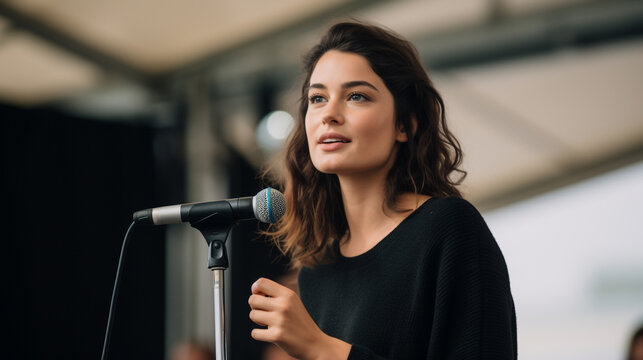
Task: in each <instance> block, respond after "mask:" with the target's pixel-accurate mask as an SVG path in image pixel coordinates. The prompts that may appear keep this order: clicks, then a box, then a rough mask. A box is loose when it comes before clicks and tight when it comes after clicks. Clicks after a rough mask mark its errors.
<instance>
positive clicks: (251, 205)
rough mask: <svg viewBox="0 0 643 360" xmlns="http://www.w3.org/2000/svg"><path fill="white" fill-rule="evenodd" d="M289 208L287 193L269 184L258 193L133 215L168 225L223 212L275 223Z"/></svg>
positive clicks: (156, 209)
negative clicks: (287, 207)
mask: <svg viewBox="0 0 643 360" xmlns="http://www.w3.org/2000/svg"><path fill="white" fill-rule="evenodd" d="M285 212H286V199H285V198H284V194H282V193H281V192H279V191H277V190H275V189H272V188H265V189H263V190H261V191H259V192H258V193H257V195H255V196H248V197H241V198H236V199H228V200H218V201H208V202H200V203H190V204H180V205H170V206H162V207H156V208H151V209H145V210H139V211H137V212H135V213H134V216H133V218H134V221H135V222H137V223H142V224H153V225H166V224H180V223H183V222H189V223H196V222H199V221H201V220H203V219H205V218H207V217H210V216H212V215H214V214H223V215H226V216H229V217H232V218H233V219H234V220H247V219H257V220H259V221H261V222H265V223H274V222H277V221H279V219H281V217H282V216H283V215H284V213H285Z"/></svg>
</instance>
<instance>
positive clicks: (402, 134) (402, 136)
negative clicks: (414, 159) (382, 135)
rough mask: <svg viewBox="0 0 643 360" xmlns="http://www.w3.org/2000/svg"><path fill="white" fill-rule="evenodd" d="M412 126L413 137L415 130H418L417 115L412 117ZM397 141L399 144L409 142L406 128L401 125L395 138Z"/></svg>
mask: <svg viewBox="0 0 643 360" xmlns="http://www.w3.org/2000/svg"><path fill="white" fill-rule="evenodd" d="M411 126H413V129H411V135H413V134H415V130H416V129H417V120H416V119H415V115H412V116H411ZM395 140H396V141H398V142H407V141H409V135H408V132H407V131H406V129H405V128H404V125H402V124H400V126H399V127H398V129H397V136H396V137H395Z"/></svg>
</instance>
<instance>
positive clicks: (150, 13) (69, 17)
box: [0, 0, 643, 206]
mask: <svg viewBox="0 0 643 360" xmlns="http://www.w3.org/2000/svg"><path fill="white" fill-rule="evenodd" d="M267 4H269V5H267ZM464 4H465V2H460V1H453V0H432V1H423V0H404V1H394V2H390V1H366V0H331V1H326V2H309V1H297V0H281V1H272V2H265V1H256V0H243V1H241V0H238V1H215V0H207V1H206V0H190V1H187V2H186V1H152V0H140V1H124V0H114V1H98V0H95V1H90V0H0V101H3V102H9V103H15V104H22V105H38V104H43V103H48V102H52V101H59V100H61V99H65V101H66V102H67V103H68V104H75V106H76V108H85V110H87V111H88V112H91V111H90V110H91V108H94V109H99V111H104V110H105V109H114V111H115V112H114V114H115V115H119V114H122V112H125V113H127V111H130V109H131V111H133V112H135V111H136V109H137V108H138V107H141V106H149V102H150V101H152V99H153V96H151V95H150V94H152V93H151V92H150V91H149V85H148V83H147V80H149V79H150V78H159V77H163V76H165V77H166V78H167V77H168V76H176V74H179V75H180V74H182V73H185V69H197V74H201V75H204V76H210V77H218V78H224V77H225V76H228V77H230V78H231V79H232V78H235V76H237V77H238V76H241V75H243V74H244V72H245V73H247V74H253V71H254V73H260V71H272V70H271V69H273V68H275V67H276V68H279V67H281V68H287V69H292V72H296V65H297V64H298V63H297V62H298V60H299V54H301V52H302V51H303V50H304V49H306V48H308V47H309V46H310V44H311V42H312V41H314V39H316V38H317V36H318V34H319V31H320V30H319V29H321V28H323V27H325V25H326V24H327V23H328V21H330V20H332V19H333V18H336V16H337V15H348V14H350V15H355V16H358V17H360V18H363V19H366V20H370V21H375V22H378V23H382V24H385V25H387V26H389V27H391V28H393V29H395V30H396V31H398V32H400V33H401V34H403V35H405V36H407V37H410V38H411V39H413V40H414V42H416V43H417V44H419V47H420V52H421V53H422V54H423V55H424V54H428V55H440V54H442V53H446V54H448V55H449V56H452V57H451V58H453V56H456V58H457V57H458V56H460V57H462V56H461V54H460V53H462V51H465V52H466V51H469V52H470V53H474V52H475V51H478V53H479V54H486V55H488V53H489V51H491V50H493V49H494V48H495V47H496V45H502V43H503V42H505V41H507V42H511V41H513V42H514V43H516V44H514V45H512V46H514V48H518V49H520V46H522V47H525V44H523V43H522V42H523V41H522V38H521V37H520V36H523V37H524V36H527V37H528V36H532V35H533V34H538V33H539V32H540V33H541V34H540V35H537V36H540V37H541V38H542V37H544V38H547V37H548V36H551V37H552V40H550V41H551V42H556V41H562V42H565V41H567V40H568V38H569V37H570V36H571V37H573V35H574V34H573V33H570V29H569V28H568V27H567V26H568V25H570V24H572V25H573V24H577V25H578V24H581V25H578V26H580V27H583V26H585V25H582V24H584V23H585V22H591V23H592V24H594V25H598V26H602V25H601V24H603V22H605V19H607V20H609V22H610V23H611V24H612V26H613V27H614V26H616V27H618V25H619V20H618V19H620V18H623V19H624V16H625V15H624V14H628V13H629V14H630V17H631V16H634V17H636V16H638V19H639V20H640V18H641V16H640V14H641V13H643V12H642V6H641V3H640V2H636V1H620V0H612V1H610V0H602V1H599V0H495V1H493V0H468V1H466V5H464ZM560 9H571V11H567V12H566V14H565V17H566V18H567V19H566V21H567V22H566V23H565V26H562V27H561V26H560V23H556V22H555V21H556V20H557V19H558V20H560V18H561V15H560V13H557V12H556V11H558V10H560ZM533 14H553V16H550V17H543V18H539V19H536V20H537V21H532V22H527V21H522V20H521V19H523V18H525V19H526V18H527V17H529V16H531V15H533ZM610 14H612V15H610ZM632 14H633V15H632ZM637 14H638V15H637ZM609 16H612V18H611V20H610V17H609ZM532 17H533V16H532ZM614 19H617V20H616V21H615V20H614ZM521 22H522V24H523V25H520V24H521ZM635 22H636V21H633V20H632V19H631V18H630V19H628V20H627V21H621V23H623V24H624V25H623V26H624V27H625V30H627V26H630V25H628V24H631V23H635ZM502 23H515V24H518V26H517V27H514V28H507V29H504V30H503V29H502V28H501V24H502ZM639 23H640V22H639ZM639 28H640V26H639ZM485 29H486V30H489V32H490V33H491V32H492V31H496V32H497V34H491V35H489V36H487V35H488V34H487V35H484V34H483V33H484V31H486V30H485ZM513 29H515V30H513ZM498 30H499V31H498ZM594 30H595V29H593V28H592V29H588V31H586V34H585V35H587V36H590V37H591V36H593V34H594V32H593V31H594ZM621 30H622V29H621ZM621 30H619V31H621ZM454 34H455V37H453V36H454ZM458 34H460V36H459V37H458ZM525 34H526V35H525ZM543 34H544V35H543ZM485 36H486V39H487V43H484V42H481V41H479V39H483V40H484V37H485ZM467 41H468V43H467ZM476 45H478V47H479V49H476ZM529 46H531V47H538V46H541V47H542V43H540V44H537V43H534V45H529ZM494 51H495V50H494ZM512 51H513V50H512ZM486 55H485V56H486ZM438 57H439V56H438ZM496 57H498V56H496ZM446 59H447V61H446V63H448V61H449V60H448V59H450V58H449V57H446ZM428 63H429V65H431V61H428ZM444 63H445V61H444V60H442V64H444ZM465 63H466V62H465ZM213 64H214V65H213ZM641 64H643V42H642V41H641V40H640V37H633V38H625V37H623V38H619V37H618V36H615V38H614V40H613V41H612V40H610V41H607V42H604V43H603V44H599V45H596V46H590V47H565V46H561V47H560V49H559V50H558V51H552V50H551V49H550V50H548V51H541V52H535V54H534V55H530V56H522V57H519V58H516V59H512V58H505V59H503V58H502V56H500V57H499V59H496V60H494V61H493V62H488V63H486V64H483V63H478V64H475V63H474V64H470V65H466V66H465V65H460V66H457V67H453V68H448V67H447V68H441V67H437V68H435V69H433V70H432V71H431V72H432V75H433V77H434V80H435V82H436V85H437V87H438V89H439V90H440V91H441V93H442V94H443V96H444V98H445V101H446V103H447V106H448V111H449V113H448V116H449V117H450V123H451V124H452V125H451V126H452V128H453V130H454V132H455V133H456V135H457V136H458V137H459V139H460V140H461V142H462V143H463V147H464V150H465V153H466V158H465V167H466V170H468V171H469V177H468V178H467V181H466V183H465V191H466V193H467V195H468V196H469V197H470V198H471V199H473V200H474V201H477V202H479V203H484V204H491V205H489V206H493V204H499V203H502V202H503V201H504V202H506V201H511V199H514V198H516V197H518V198H519V197H520V196H521V195H520V194H523V195H524V194H525V193H530V192H533V191H537V190H534V189H538V188H541V189H542V188H546V187H547V186H550V184H556V183H561V182H565V181H569V179H573V178H574V176H575V175H574V174H578V173H579V171H581V172H584V173H592V172H593V171H594V172H595V171H597V169H599V168H600V169H603V168H609V167H610V166H611V165H610V164H612V163H614V162H618V161H621V160H622V159H624V158H626V157H628V156H629V157H631V156H632V154H634V155H633V156H634V158H636V159H641V158H643V155H642V154H643V107H642V106H641V104H640V97H641V94H642V93H643V85H642V84H643V66H642V65H641ZM224 73H225V74H224ZM213 74H214V75H213ZM235 74H236V75H235ZM288 81H292V79H289V80H288ZM291 87H292V86H291ZM289 95H290V96H289V98H291V100H292V99H294V98H295V97H296V94H292V93H289ZM127 102H129V103H127ZM105 104H106V105H105ZM119 104H120V105H119ZM292 105H293V104H292V102H289V103H287V104H285V105H284V107H285V108H286V109H288V110H292V109H293V106H292ZM73 107H74V106H72V108H73ZM118 111H121V113H119V112H118ZM232 118H234V119H238V117H235V116H232ZM246 133H247V134H250V133H249V132H246ZM248 136H250V135H248ZM242 140H243V139H242ZM244 141H253V139H245V140H244ZM507 199H509V200H507Z"/></svg>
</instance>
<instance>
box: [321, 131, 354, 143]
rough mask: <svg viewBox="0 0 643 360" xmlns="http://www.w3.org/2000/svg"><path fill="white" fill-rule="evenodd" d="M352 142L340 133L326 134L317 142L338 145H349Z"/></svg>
mask: <svg viewBox="0 0 643 360" xmlns="http://www.w3.org/2000/svg"><path fill="white" fill-rule="evenodd" d="M349 142H351V139H350V138H347V137H346V136H344V135H341V134H338V133H326V134H323V135H322V136H320V137H319V140H318V141H317V143H318V144H337V143H349Z"/></svg>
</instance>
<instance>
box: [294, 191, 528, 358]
mask: <svg viewBox="0 0 643 360" xmlns="http://www.w3.org/2000/svg"><path fill="white" fill-rule="evenodd" d="M337 256H338V258H337V260H336V261H334V262H333V263H331V264H325V265H319V266H317V267H315V268H314V269H310V268H302V270H301V272H300V274H299V290H300V294H301V299H302V302H303V303H304V305H305V306H306V309H307V310H308V312H309V313H310V315H311V316H312V318H313V319H314V320H315V322H316V323H317V325H318V326H319V327H320V328H321V330H322V331H324V332H325V333H326V334H328V335H330V336H333V337H336V338H339V339H341V340H343V341H346V342H348V343H350V344H352V348H351V352H350V355H349V356H348V358H349V359H350V360H357V359H432V360H442V359H493V360H500V359H515V358H516V357H517V350H516V314H515V310H514V304H513V299H512V297H511V291H510V288H509V277H508V274H507V266H506V264H505V261H504V258H503V256H502V253H501V252H500V249H499V248H498V245H497V244H496V241H495V240H494V238H493V236H492V235H491V232H490V231H489V229H488V228H487V225H486V224H485V222H484V220H483V219H482V216H481V215H480V213H479V212H478V211H477V210H476V209H475V208H474V207H473V206H472V205H471V204H469V203H468V202H467V201H465V200H463V199H461V198H458V197H448V198H442V199H438V198H432V199H429V200H427V201H426V202H425V203H424V204H422V205H421V206H420V207H419V208H418V209H416V210H415V211H414V212H413V213H411V214H410V215H409V216H408V217H407V218H406V219H404V221H402V222H401V223H400V224H399V225H398V226H397V227H396V228H395V229H394V230H393V231H392V232H391V233H390V234H388V235H387V236H386V237H385V238H384V239H382V241H380V242H379V243H378V244H377V245H376V246H375V247H373V248H372V249H370V250H369V251H367V252H365V253H364V254H361V255H359V256H356V257H350V258H347V257H343V256H342V255H341V254H339V251H337Z"/></svg>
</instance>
